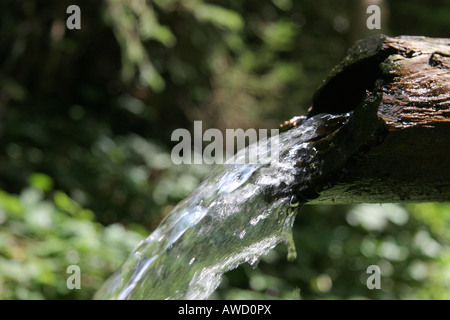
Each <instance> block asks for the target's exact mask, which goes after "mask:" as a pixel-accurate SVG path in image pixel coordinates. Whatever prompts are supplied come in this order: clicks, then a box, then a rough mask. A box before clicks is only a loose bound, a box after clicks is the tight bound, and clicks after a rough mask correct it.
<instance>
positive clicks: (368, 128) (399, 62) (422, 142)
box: [300, 35, 450, 204]
mask: <svg viewBox="0 0 450 320" xmlns="http://www.w3.org/2000/svg"><path fill="white" fill-rule="evenodd" d="M346 112H352V115H351V117H350V120H349V121H348V122H347V123H346V124H345V125H343V126H342V127H340V128H339V129H338V130H336V131H334V132H333V133H331V134H329V135H327V136H326V137H324V138H322V139H320V140H318V141H315V142H314V144H315V147H316V148H317V149H318V150H319V151H320V154H321V161H322V163H323V168H322V171H321V174H320V175H317V176H316V177H314V178H313V180H312V181H311V188H310V189H309V190H308V192H305V191H301V192H300V194H301V193H304V194H303V196H304V197H305V198H306V199H310V200H309V202H308V203H311V204H318V203H321V204H350V203H382V202H424V201H450V39H432V38H426V37H410V36H401V37H395V38H392V37H387V36H384V35H378V36H375V37H371V38H368V39H365V40H361V41H358V42H357V43H356V44H355V45H354V46H353V47H352V48H351V49H350V50H349V53H348V55H347V57H346V58H345V59H344V60H343V61H342V62H341V63H340V64H338V65H337V66H336V67H335V68H334V69H333V70H332V71H331V73H330V75H329V76H328V77H327V79H326V80H325V81H324V82H323V84H322V85H321V86H320V88H319V89H318V90H317V92H316V94H315V95H314V98H313V105H312V107H311V108H310V110H309V114H308V116H309V117H310V116H313V115H316V114H319V113H331V114H341V113H346ZM311 194H313V196H311ZM311 198H313V199H311Z"/></svg>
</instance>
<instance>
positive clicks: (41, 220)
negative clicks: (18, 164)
mask: <svg viewBox="0 0 450 320" xmlns="http://www.w3.org/2000/svg"><path fill="white" fill-rule="evenodd" d="M30 182H31V185H30V186H29V187H28V188H26V189H24V190H23V191H22V192H21V193H20V195H13V194H9V193H6V192H4V191H1V192H0V296H1V298H2V299H90V298H91V297H92V295H93V294H94V293H95V291H96V290H98V288H99V287H100V286H101V284H102V283H103V281H104V280H105V279H106V277H108V276H109V275H110V274H111V273H112V272H113V271H115V269H116V268H118V266H119V264H120V263H121V262H122V261H123V260H124V259H125V258H126V257H127V255H128V254H129V253H130V251H131V250H132V249H133V248H134V247H135V246H136V245H137V243H138V242H139V241H140V240H141V239H142V238H143V236H144V235H145V234H146V233H147V231H146V230H143V228H140V227H139V228H133V227H129V228H127V229H125V228H124V227H123V226H122V225H119V224H112V225H110V226H108V227H104V226H102V225H101V224H99V223H97V222H95V221H94V214H93V213H92V212H91V211H90V210H86V209H84V208H82V207H81V206H80V205H79V204H77V203H76V202H75V201H74V200H72V199H71V198H69V197H68V196H67V195H66V194H65V193H63V192H61V191H54V190H52V189H51V185H52V183H53V182H52V180H51V179H50V177H48V176H45V175H43V174H41V173H38V174H34V175H33V176H32V177H30ZM44 192H45V193H44ZM46 194H47V195H46ZM52 194H53V198H52V197H51V195H52ZM72 264H76V265H78V266H79V267H80V268H81V279H82V286H81V290H69V289H68V288H67V287H66V280H67V277H68V276H69V274H67V273H66V269H67V267H68V266H69V265H72Z"/></svg>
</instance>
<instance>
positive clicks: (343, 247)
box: [213, 203, 450, 299]
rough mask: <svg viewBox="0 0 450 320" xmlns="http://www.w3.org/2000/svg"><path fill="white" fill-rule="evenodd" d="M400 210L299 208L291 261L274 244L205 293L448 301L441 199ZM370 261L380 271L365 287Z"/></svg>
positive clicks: (448, 255) (449, 258)
mask: <svg viewBox="0 0 450 320" xmlns="http://www.w3.org/2000/svg"><path fill="white" fill-rule="evenodd" d="M406 208H408V210H407V209H406ZM406 208H405V207H403V206H400V205H393V204H383V205H358V206H354V207H344V206H319V207H312V206H306V207H304V208H302V210H301V212H300V213H299V214H298V216H297V219H296V223H295V226H294V230H293V236H294V240H295V243H296V246H297V253H298V258H297V259H296V260H295V261H294V262H287V261H286V255H287V249H286V246H283V245H279V246H278V247H277V248H276V250H274V251H272V252H270V253H269V254H268V255H267V256H265V257H263V258H262V259H261V262H260V263H259V265H258V268H257V269H256V270H254V269H252V267H251V266H249V265H245V266H242V267H240V268H238V269H236V270H234V271H231V272H229V273H228V274H226V277H225V281H224V282H223V283H222V285H221V287H220V288H219V290H218V291H217V292H216V293H215V295H214V297H213V298H224V299H314V298H322V299H449V298H450V294H449V293H450V274H449V273H448V270H450V249H449V246H448V245H449V238H448V236H449V228H448V221H449V219H448V216H447V214H448V212H450V210H449V209H450V207H449V204H433V203H426V204H414V205H408V206H407V207H406ZM433 212H434V213H436V214H433ZM429 213H430V215H429ZM424 217H427V218H425V219H429V220H428V221H429V222H431V221H433V223H431V224H430V223H428V222H425V219H424ZM446 224H447V226H446ZM433 225H435V226H436V227H433ZM370 265H378V266H379V267H380V269H381V289H380V290H377V289H372V290H370V289H368V288H367V286H366V281H367V279H368V277H369V276H370V275H371V274H367V273H366V271H367V267H368V266H370Z"/></svg>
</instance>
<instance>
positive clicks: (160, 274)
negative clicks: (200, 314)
mask: <svg viewBox="0 0 450 320" xmlns="http://www.w3.org/2000/svg"><path fill="white" fill-rule="evenodd" d="M348 116H349V115H348V114H346V115H339V116H335V115H328V114H321V115H316V116H314V117H311V118H310V119H308V120H306V121H304V122H303V123H301V124H299V125H298V126H296V127H293V128H291V129H290V130H287V131H285V132H282V133H281V134H280V135H279V136H275V137H271V138H268V139H263V140H260V141H259V142H258V143H255V144H253V145H251V146H249V147H248V148H247V150H241V151H240V152H238V154H237V157H245V156H246V154H247V155H248V152H257V153H258V154H260V155H263V154H267V152H268V151H270V148H272V147H273V146H274V145H276V143H278V145H277V147H278V148H279V157H278V158H275V159H274V158H273V157H259V158H258V159H260V158H261V159H263V160H262V161H258V162H257V163H250V164H235V163H236V159H230V160H229V161H228V162H226V163H225V164H223V165H219V166H217V167H216V168H215V169H214V170H213V171H212V172H211V174H210V175H209V176H208V177H207V178H206V179H205V180H204V181H203V182H202V183H201V184H200V185H199V186H198V187H197V188H196V189H195V190H194V191H193V192H192V194H191V195H190V196H189V197H188V198H186V199H185V200H183V201H181V202H180V203H179V204H178V205H177V206H176V207H175V208H174V209H173V211H172V212H171V213H170V214H169V215H168V216H167V217H166V218H165V219H164V220H163V221H162V222H161V224H160V225H159V227H158V228H157V229H156V230H155V231H154V232H153V233H152V234H150V235H149V236H148V237H147V238H146V239H144V240H143V241H141V243H140V244H139V245H138V246H137V247H136V248H135V250H134V251H133V252H132V253H131V254H130V256H129V257H128V258H127V260H126V261H125V262H124V263H123V264H122V266H121V267H120V268H119V270H117V272H116V273H115V274H114V275H113V276H112V277H111V278H110V279H109V280H108V281H107V282H106V283H105V284H104V285H103V287H102V288H101V289H100V290H99V291H98V292H97V294H96V296H95V299H207V298H208V297H209V296H210V295H211V293H213V292H214V290H215V289H216V288H217V286H218V285H219V284H220V281H221V277H222V275H223V274H224V273H225V272H227V271H228V270H231V269H233V268H236V267H237V266H239V265H240V264H242V263H245V262H247V263H249V264H255V263H256V262H257V261H258V259H259V258H260V257H261V256H262V255H264V254H266V253H267V252H268V251H269V250H271V249H272V248H274V247H275V246H276V245H277V244H279V243H283V242H284V243H288V244H289V245H290V250H289V254H290V255H291V256H292V257H293V256H295V249H294V247H293V242H292V234H291V232H292V231H291V228H292V225H293V223H294V219H295V215H296V212H297V210H298V208H300V207H301V205H302V203H300V202H299V201H298V200H297V198H296V196H295V190H293V189H292V186H294V185H295V186H301V185H302V183H307V182H308V181H309V179H310V177H311V175H312V173H317V171H320V168H321V163H320V161H319V160H318V159H317V156H316V155H317V150H315V148H314V147H313V146H312V144H311V143H310V141H311V140H313V139H315V138H317V137H319V136H321V135H323V134H324V132H327V130H328V129H330V128H328V126H329V125H328V124H329V123H336V121H334V120H336V119H339V118H341V119H344V120H345V119H347V118H348ZM332 120H333V121H332ZM274 139H277V140H276V141H275V140H274ZM242 162H244V161H242ZM242 162H237V163H242ZM288 258H289V257H288Z"/></svg>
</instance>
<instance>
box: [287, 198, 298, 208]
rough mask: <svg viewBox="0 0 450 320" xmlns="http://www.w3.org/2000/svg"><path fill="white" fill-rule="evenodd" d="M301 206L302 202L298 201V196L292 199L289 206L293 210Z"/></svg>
mask: <svg viewBox="0 0 450 320" xmlns="http://www.w3.org/2000/svg"><path fill="white" fill-rule="evenodd" d="M299 204H300V201H299V200H298V197H297V196H292V197H291V201H289V205H290V206H291V207H292V208H295V207H298V205H299Z"/></svg>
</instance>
